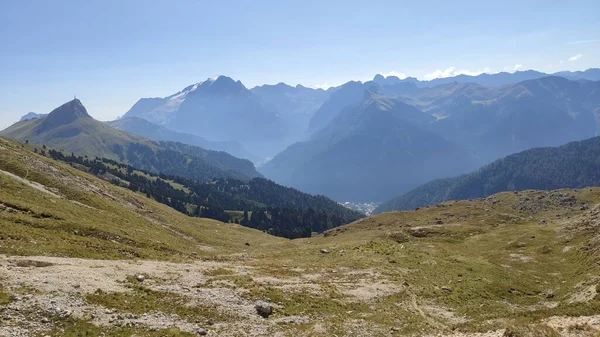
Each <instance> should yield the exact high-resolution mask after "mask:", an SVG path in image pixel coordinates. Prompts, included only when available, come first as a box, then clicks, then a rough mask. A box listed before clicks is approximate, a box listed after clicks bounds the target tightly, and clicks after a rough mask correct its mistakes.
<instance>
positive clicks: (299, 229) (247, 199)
mask: <svg viewBox="0 0 600 337" xmlns="http://www.w3.org/2000/svg"><path fill="white" fill-rule="evenodd" d="M44 153H46V152H44ZM47 154H48V155H49V156H50V157H51V158H53V159H56V160H60V161H62V162H65V163H68V164H69V165H72V166H75V167H77V168H79V169H82V170H85V171H86V172H89V173H91V174H94V175H96V176H98V177H101V178H103V179H105V180H108V181H110V182H112V183H113V184H115V185H119V186H123V187H127V188H128V189H130V190H132V191H136V192H141V193H143V194H145V195H146V196H148V197H151V198H153V199H154V200H156V201H158V202H160V203H163V204H165V205H169V206H170V207H172V208H173V209H175V210H177V211H179V212H182V213H184V214H187V215H190V216H198V217H205V218H211V219H215V220H220V221H223V222H233V221H234V220H237V221H236V222H237V223H240V224H242V225H244V226H246V227H251V228H256V229H260V230H263V231H266V232H268V233H270V234H272V235H277V236H283V237H287V238H297V237H309V236H311V233H312V232H323V231H325V230H327V229H330V228H333V227H337V226H341V225H343V224H346V223H349V222H352V221H354V220H356V219H358V218H360V217H361V216H362V215H361V214H360V213H358V212H355V211H352V210H349V209H347V208H345V207H343V206H341V205H339V204H338V203H336V202H335V201H333V200H330V199H328V198H326V197H323V196H312V195H309V194H306V193H302V192H300V191H298V190H294V189H292V188H287V187H284V186H281V185H278V184H275V183H274V182H272V181H269V180H266V179H262V178H254V179H252V180H250V181H249V182H244V181H240V180H234V179H229V180H224V179H220V180H216V181H212V182H198V181H194V180H189V179H186V178H182V177H179V176H169V175H165V174H160V175H159V176H158V175H153V174H151V173H149V172H145V171H142V170H137V169H135V168H134V167H132V166H129V165H125V164H121V163H119V162H116V161H114V160H110V159H100V158H96V159H93V160H91V159H88V158H84V157H81V156H79V157H78V156H75V155H74V154H70V155H65V154H64V153H62V152H60V151H56V150H53V149H50V150H48V151H47ZM225 210H239V211H238V212H241V213H242V215H241V216H240V215H239V214H238V215H235V214H234V215H233V216H232V214H231V211H225ZM241 210H243V211H241ZM249 210H250V211H249Z"/></svg>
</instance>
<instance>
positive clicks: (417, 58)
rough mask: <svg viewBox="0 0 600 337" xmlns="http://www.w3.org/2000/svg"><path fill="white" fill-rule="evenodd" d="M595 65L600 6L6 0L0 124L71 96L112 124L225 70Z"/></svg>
mask: <svg viewBox="0 0 600 337" xmlns="http://www.w3.org/2000/svg"><path fill="white" fill-rule="evenodd" d="M597 67H600V1H598V0H592V1H576V0H573V1H553V0H543V1H536V0H519V1H513V0H505V1H481V0H477V1H460V0H458V1H445V0H444V1H423V0H421V1H406V0H404V1H397V0H389V1H377V0H370V1H365V0H360V1H354V0H344V1H337V0H320V1H313V0H300V1H299V0H289V1H288V0H286V1H281V0H275V1H271V0H256V1H247V0H239V1H233V0H221V1H198V0H172V1H166V0H165V1H159V0H125V1H123V0H119V1H115V0H103V1H99V0H88V1H76V0H72V1H67V0H53V1H40V0H3V1H0V129H3V128H5V127H7V126H9V125H10V124H12V123H14V122H16V121H17V120H18V119H19V118H20V116H22V115H24V114H25V113H27V112H30V111H34V112H39V113H47V112H50V111H51V110H52V109H54V108H56V107H57V106H59V105H61V104H62V103H64V102H66V101H68V100H70V99H72V98H73V96H74V95H76V96H77V98H79V99H80V100H81V101H82V102H83V104H84V105H85V106H86V107H87V109H88V112H89V113H90V114H91V115H92V116H94V117H95V118H97V119H100V120H112V119H115V118H117V117H118V116H121V115H123V114H124V113H125V112H126V111H127V110H128V109H129V108H130V107H131V106H132V105H133V104H134V103H135V102H136V101H137V100H138V99H139V98H142V97H164V96H168V95H170V94H173V93H175V92H177V91H179V90H181V89H183V88H184V87H186V86H187V85H189V84H192V83H196V82H199V81H203V80H205V79H207V78H209V77H213V76H216V75H221V74H223V75H227V76H230V77H232V78H234V79H236V80H241V81H242V82H243V83H244V84H245V85H246V86H247V87H248V88H250V87H253V86H255V85H261V84H265V83H267V84H275V83H279V82H285V83H288V84H290V85H296V84H302V85H305V86H309V87H323V88H327V87H329V86H333V85H339V84H342V83H345V82H347V81H349V80H363V81H364V80H369V79H372V78H373V76H374V75H375V74H378V73H381V74H385V75H400V76H414V77H417V78H419V79H431V78H436V77H447V76H452V75H456V74H461V73H464V74H478V73H481V72H488V73H495V72H500V71H511V72H512V71H515V70H524V69H535V70H539V71H544V72H549V73H551V72H556V71H561V70H585V69H588V68H597Z"/></svg>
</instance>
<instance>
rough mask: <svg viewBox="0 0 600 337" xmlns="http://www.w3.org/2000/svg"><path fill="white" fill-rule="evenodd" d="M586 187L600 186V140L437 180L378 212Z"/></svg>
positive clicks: (505, 160)
mask: <svg viewBox="0 0 600 337" xmlns="http://www.w3.org/2000/svg"><path fill="white" fill-rule="evenodd" d="M586 186H600V137H595V138H591V139H588V140H584V141H580V142H572V143H569V144H566V145H564V146H560V147H550V148H536V149H531V150H527V151H523V152H520V153H517V154H514V155H510V156H508V157H506V158H502V159H499V160H497V161H495V162H493V163H491V164H489V165H487V166H484V167H483V168H481V169H479V170H477V171H475V172H473V173H470V174H465V175H462V176H459V177H456V178H452V179H439V180H434V181H431V182H429V183H427V184H424V185H421V186H419V187H417V188H415V189H413V190H411V191H410V192H407V193H406V194H403V195H401V196H399V197H397V198H394V199H392V200H390V201H388V202H386V203H384V204H382V205H380V206H379V207H378V208H377V209H376V210H375V212H376V213H382V212H386V211H391V210H409V209H414V208H417V207H423V206H428V205H434V204H436V203H440V202H442V201H446V200H461V199H474V198H480V197H486V196H489V195H492V194H495V193H498V192H503V191H523V190H527V189H538V190H553V189H558V188H582V187H586Z"/></svg>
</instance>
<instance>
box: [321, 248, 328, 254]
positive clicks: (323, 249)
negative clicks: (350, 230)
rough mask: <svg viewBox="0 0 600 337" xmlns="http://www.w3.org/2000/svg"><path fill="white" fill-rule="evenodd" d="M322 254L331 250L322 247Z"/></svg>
mask: <svg viewBox="0 0 600 337" xmlns="http://www.w3.org/2000/svg"><path fill="white" fill-rule="evenodd" d="M321 254H329V250H327V249H325V248H322V249H321Z"/></svg>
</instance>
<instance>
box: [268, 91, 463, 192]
mask: <svg viewBox="0 0 600 337" xmlns="http://www.w3.org/2000/svg"><path fill="white" fill-rule="evenodd" d="M363 95H364V100H363V101H362V102H361V103H359V104H357V105H353V106H350V107H347V108H345V109H343V111H342V112H341V114H340V115H339V116H337V117H336V118H334V119H333V120H332V121H331V122H330V123H329V124H328V125H327V126H326V127H324V128H323V129H321V130H320V131H318V132H316V133H315V134H314V135H313V136H312V137H311V139H309V140H308V141H306V142H302V143H297V144H294V145H292V146H290V147H289V148H288V149H286V150H285V151H284V152H282V153H281V154H279V155H277V156H276V157H275V158H273V160H272V161H270V162H268V163H267V164H266V165H265V166H264V167H263V168H262V172H263V173H264V174H265V175H266V176H267V177H269V178H272V179H274V180H275V181H278V182H281V183H284V184H288V185H290V186H293V187H296V188H299V189H301V190H306V191H309V192H312V193H319V194H324V195H327V196H329V197H332V198H334V199H336V200H339V201H342V200H353V201H369V200H384V199H385V198H386V196H388V195H390V193H394V191H397V190H405V191H406V190H408V189H410V188H411V187H410V186H416V185H418V182H420V181H426V180H428V178H427V177H440V176H441V177H444V176H451V175H452V174H453V173H456V172H464V170H468V168H469V167H472V166H471V158H470V156H469V155H468V153H467V152H466V151H464V150H462V149H461V148H460V147H458V146H457V145H455V144H453V143H450V142H448V141H447V140H445V139H443V138H442V137H440V136H438V135H436V134H434V133H431V132H430V131H427V130H426V128H427V125H428V124H429V123H431V122H432V121H433V120H434V118H433V117H431V116H428V115H426V114H423V113H422V112H421V111H419V110H418V109H416V108H414V107H412V106H410V105H407V104H405V103H402V102H400V101H398V100H393V99H388V98H385V97H383V96H380V95H379V94H377V93H374V92H369V91H367V92H366V93H363Z"/></svg>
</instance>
